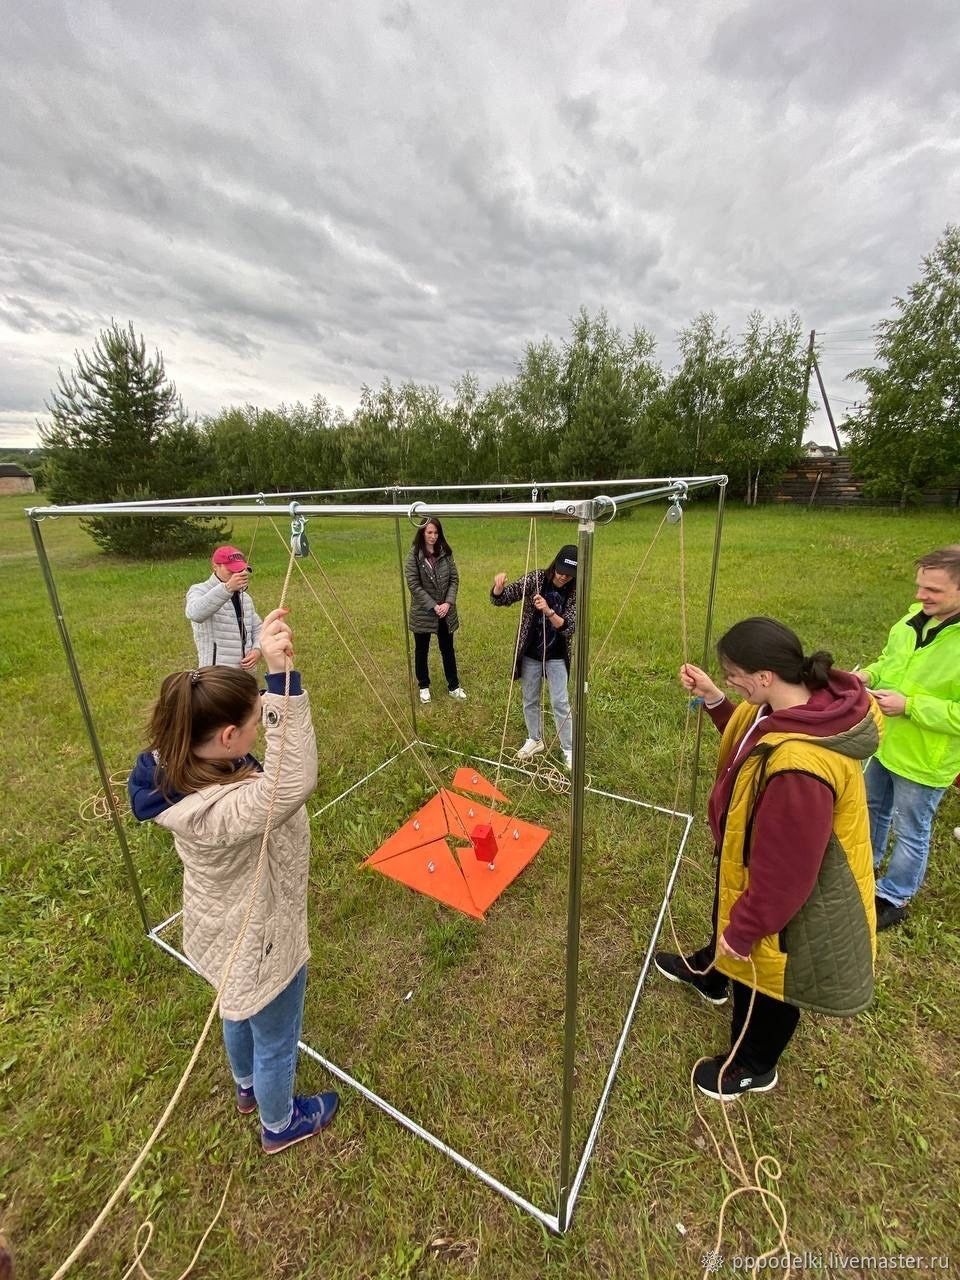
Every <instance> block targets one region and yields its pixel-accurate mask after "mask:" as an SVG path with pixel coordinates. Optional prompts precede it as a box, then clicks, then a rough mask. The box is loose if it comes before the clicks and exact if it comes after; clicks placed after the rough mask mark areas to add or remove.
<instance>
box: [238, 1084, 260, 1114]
mask: <svg viewBox="0 0 960 1280" xmlns="http://www.w3.org/2000/svg"><path fill="white" fill-rule="evenodd" d="M256 1109H257V1100H256V1098H255V1097H254V1096H253V1088H252V1086H251V1088H249V1089H244V1087H243V1085H240V1084H238V1085H237V1110H238V1111H239V1112H240V1114H241V1115H242V1116H249V1115H251V1114H252V1113H253V1112H254V1111H256Z"/></svg>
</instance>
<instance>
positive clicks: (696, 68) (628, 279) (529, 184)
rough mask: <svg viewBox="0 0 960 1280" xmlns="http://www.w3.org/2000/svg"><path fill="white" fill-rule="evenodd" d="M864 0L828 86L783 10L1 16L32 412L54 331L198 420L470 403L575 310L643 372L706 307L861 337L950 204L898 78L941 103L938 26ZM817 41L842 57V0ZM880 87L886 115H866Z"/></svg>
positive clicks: (913, 101)
mask: <svg viewBox="0 0 960 1280" xmlns="http://www.w3.org/2000/svg"><path fill="white" fill-rule="evenodd" d="M882 4H883V6H884V7H883V9H882V11H881V21H880V22H879V23H878V24H877V27H878V32H879V34H877V33H873V34H871V35H870V36H869V38H868V39H867V45H866V47H865V52H864V53H863V55H862V57H861V59H860V61H861V63H864V64H866V65H865V66H864V65H858V66H857V67H855V68H853V70H852V71H851V72H850V74H848V75H847V76H846V79H845V80H844V82H843V84H842V85H841V86H840V87H839V88H837V87H836V86H834V88H833V89H830V88H829V86H828V87H824V86H821V85H820V82H819V80H818V77H820V76H823V75H827V74H828V72H827V71H822V70H821V69H820V67H819V65H814V58H813V53H814V52H817V51H816V50H811V47H810V44H809V41H808V40H807V39H806V35H805V28H804V25H803V23H802V22H801V20H800V18H799V17H795V16H792V15H791V14H788V13H787V12H786V11H780V10H777V9H776V8H775V7H773V8H767V9H765V10H761V8H760V7H759V6H757V5H756V4H754V3H748V5H747V7H746V8H744V9H740V10H738V11H737V12H736V13H734V14H730V15H728V16H724V14H725V12H726V11H724V10H720V9H718V10H715V9H713V8H712V7H708V6H706V5H700V6H697V5H694V6H692V7H691V8H690V9H689V10H688V11H685V14H684V17H683V20H682V21H678V19H677V16H676V12H675V10H674V9H673V7H672V6H671V7H667V8H658V7H656V6H654V7H653V8H652V9H650V10H647V9H646V8H641V7H634V8H631V9H630V10H629V11H623V12H621V11H619V10H617V11H614V10H610V11H609V12H607V11H606V10H602V11H601V10H597V9H596V8H594V9H591V10H590V11H589V21H588V12H587V9H586V8H583V7H581V6H578V5H575V4H572V3H570V4H560V5H553V4H547V3H546V2H545V0H537V3H536V4H535V5H532V6H527V7H521V8H519V9H518V8H517V7H516V6H515V5H511V6H508V5H505V4H503V3H501V2H500V0H492V3H491V4H489V5H486V6H483V7H482V8H481V9H477V8H476V7H470V6H467V5H466V3H464V2H463V0H448V2H447V3H444V4H440V3H438V2H435V0H424V3H423V4H421V5H418V6H417V7H416V9H414V8H413V6H412V5H411V4H410V3H409V0H400V3H396V4H390V3H388V4H384V3H383V2H382V0H358V3H357V4H356V5H354V6H341V7H334V8H329V7H326V8H324V7H320V8H318V7H317V6H313V5H309V4H307V3H306V0H278V3H277V5H276V6H272V7H271V8H270V10H269V11H267V10H264V9H263V8H262V7H260V6H254V5H250V4H248V3H246V2H245V0H234V3H231V4H230V5H227V4H226V3H225V2H221V0H211V3H210V4H207V5H204V6H202V7H201V8H200V9H199V10H197V9H196V7H195V6H191V5H189V4H188V3H187V2H186V0H174V2H173V3H171V4H170V5H165V6H164V8H163V11H162V21H158V18H157V10H156V9H155V7H154V8H149V7H148V6H147V5H146V3H145V0H131V3H130V4H128V5H126V6H124V7H122V8H121V7H120V6H117V5H114V4H112V3H106V4H103V5H98V6H92V7H84V8H82V9H81V8H79V7H73V6H68V7H66V8H61V7H59V6H56V5H50V4H49V3H47V4H46V7H45V8H39V9H38V8H37V7H36V6H35V5H29V4H28V3H27V0H15V8H16V13H15V15H14V21H13V23H12V24H11V34H10V38H9V40H8V42H7V44H6V45H5V46H4V48H2V49H0V83H2V84H4V86H5V89H4V90H3V92H4V93H5V94H6V95H7V98H8V103H9V111H7V112H6V113H5V115H6V116H7V117H8V122H9V124H8V128H7V129H6V130H5V131H4V134H3V136H2V137H0V160H2V162H3V163H4V166H5V170H6V173H7V174H8V181H7V182H6V183H5V184H4V186H3V188H2V189H0V272H2V275H0V278H2V280H3V281H4V282H5V289H6V291H7V292H8V293H9V295H10V297H11V298H12V299H13V300H14V301H13V303H12V304H11V303H9V302H8V303H6V304H4V305H5V307H6V310H5V311H4V312H3V313H0V325H2V326H4V327H5V328H6V330H7V332H8V333H9V334H10V335H11V337H12V338H16V339H17V340H19V341H23V340H29V341H30V342H31V343H33V344H34V356H33V359H32V362H31V364H30V365H29V370H28V371H26V376H27V378H28V383H29V385H32V387H33V392H32V394H33V400H32V403H33V404H35V405H39V404H40V403H41V401H42V397H43V395H44V394H46V392H47V390H48V388H49V386H50V385H51V383H52V380H53V376H55V369H56V364H57V363H58V362H63V359H64V344H63V336H64V334H65V333H68V334H69V335H70V343H69V346H70V347H73V346H79V347H83V348H88V347H89V346H90V345H91V343H92V341H93V339H94V338H95V336H96V331H97V329H98V328H99V327H101V326H102V325H103V324H106V323H109V320H110V319H111V318H112V317H114V316H116V317H117V318H118V319H119V320H120V321H121V322H125V321H126V320H127V319H131V320H132V321H133V323H134V324H135V326H136V327H137V328H138V329H140V330H142V331H143V332H144V334H145V336H146V338H147V341H148V343H149V344H150V345H151V346H153V345H157V346H159V347H161V349H163V351H164V354H165V356H166V358H167V366H168V370H169V372H170V374H171V376H172V377H173V378H174V379H175V380H176V382H177V385H178V387H179V388H180V390H181V392H182V394H183V395H184V399H185V401H186V403H187V406H188V407H195V406H197V407H201V408H202V409H203V410H204V411H210V410H212V409H213V408H215V407H216V405H217V403H218V402H219V400H220V399H223V400H230V399H232V400H237V399H242V398H248V399H255V398H259V399H260V401H261V403H264V402H266V403H275V402H278V401H279V400H281V399H288V400H289V399H294V398H309V396H310V394H311V393H312V391H313V390H322V389H325V388H329V387H336V388H338V389H339V390H340V391H341V392H342V391H343V389H344V388H347V389H349V388H351V387H352V388H356V389H358V388H359V386H360V385H361V383H363V382H368V383H371V384H374V385H376V384H377V383H379V382H380V381H381V379H382V378H383V377H384V376H390V377H391V378H392V379H393V380H394V381H403V380H405V379H406V378H414V379H418V380H423V381H427V382H431V383H436V384H438V385H440V386H441V387H444V388H449V387H450V386H452V384H453V383H454V382H455V381H456V379H457V378H458V377H459V376H460V375H461V374H462V373H463V372H464V370H465V368H467V367H469V368H471V369H473V370H474V371H476V372H477V373H478V375H479V376H480V378H481V381H482V382H483V383H484V384H485V385H489V384H491V383H493V382H494V381H496V380H497V379H499V378H502V377H504V376H508V375H509V374H510V373H512V371H513V368H514V365H515V363H516V361H517V359H518V358H519V357H520V356H521V354H522V351H523V346H524V344H525V343H526V342H527V341H531V340H538V339H539V338H540V337H541V336H542V335H544V334H551V335H553V336H554V337H555V338H556V339H558V340H561V339H562V338H563V337H565V336H566V334H567V333H568V331H569V318H570V317H571V316H572V315H574V314H575V313H576V311H577V310H578V308H579V307H580V306H581V305H582V304H585V305H587V306H588V307H590V308H591V309H596V308H597V307H599V306H601V305H603V306H606V308H607V310H608V312H609V314H610V316H611V319H613V320H614V322H615V323H618V324H621V325H622V326H623V327H625V328H630V327H632V326H633V325H634V324H636V323H644V324H646V325H647V326H648V327H650V329H651V330H652V331H653V332H654V333H655V335H656V336H657V337H658V338H659V339H660V340H661V342H662V343H663V344H664V347H663V349H664V351H665V352H666V351H667V349H668V348H667V344H668V342H669V341H670V340H671V338H672V334H673V333H674V331H675V329H676V327H677V326H679V325H682V324H685V323H687V322H688V321H689V320H690V319H691V318H692V316H693V315H694V314H695V313H696V312H697V311H698V310H700V309H703V308H708V307H712V308H714V309H715V310H716V311H717V312H718V314H719V315H720V317H721V319H722V320H723V321H724V323H728V324H730V325H731V327H735V326H736V325H737V324H739V323H741V322H742V319H743V318H744V317H745V315H746V313H747V311H748V310H749V309H750V308H751V307H753V306H760V307H761V308H763V309H765V310H772V309H777V310H779V311H786V310H790V309H793V308H797V309H798V310H799V311H800V312H801V313H802V314H803V315H804V316H805V320H806V317H809V321H808V322H809V323H811V324H812V323H814V322H815V323H817V324H829V323H830V322H831V321H832V319H833V317H836V316H840V315H844V314H858V315H859V314H877V312H878V311H882V310H884V309H885V308H886V307H887V306H888V303H889V298H890V296H891V295H892V293H894V292H897V291H901V290H902V289H903V288H904V287H905V285H906V284H907V283H909V281H910V279H912V278H914V277H915V274H916V271H915V269H916V265H917V262H918V259H919V256H920V254H921V253H922V252H925V251H926V250H928V249H929V247H930V246H931V245H932V243H933V241H934V240H935V239H936V237H937V235H938V234H939V232H940V230H941V229H942V226H941V223H942V222H945V221H946V216H945V214H944V210H946V209H948V208H949V207H950V206H951V205H955V202H956V198H957V196H960V191H958V189H957V178H956V172H955V165H954V163H953V159H952V156H951V153H950V150H949V139H950V138H951V137H953V136H954V135H955V130H952V129H951V125H950V122H949V119H947V118H945V117H944V116H943V113H942V112H941V114H940V116H939V117H938V116H936V115H935V114H932V110H933V109H932V106H931V105H930V104H931V103H932V102H933V101H934V99H933V98H931V97H929V96H928V97H926V98H925V97H924V96H923V94H922V93H921V89H922V85H921V84H920V80H919V79H918V71H917V68H918V66H919V65H920V61H921V57H922V55H924V54H925V55H926V58H927V62H928V63H930V64H931V67H930V74H929V77H928V78H929V81H930V83H931V84H932V85H934V86H940V88H937V89H936V93H937V94H939V95H940V96H939V99H937V100H938V101H940V102H945V101H946V98H945V97H944V93H945V92H946V90H943V88H942V86H943V85H944V84H945V83H946V81H947V80H948V79H949V77H948V76H947V74H946V71H945V68H946V67H949V65H950V64H951V63H952V61H953V59H954V55H953V49H954V48H955V47H956V46H955V44H954V45H951V46H949V47H948V46H947V45H946V44H943V45H942V52H941V56H939V57H938V56H937V44H938V42H941V41H943V39H944V36H945V34H946V33H948V32H949V31H951V30H953V27H952V26H951V23H952V22H953V19H951V18H950V17H949V15H947V14H946V11H945V10H944V9H942V8H939V7H938V6H936V5H931V6H926V5H924V6H922V7H923V8H925V9H926V10H928V11H929V12H931V13H933V12H934V11H936V13H937V15H938V18H937V22H928V23H927V24H926V26H924V25H923V24H920V25H921V27H922V30H921V31H920V33H919V34H917V33H915V32H914V33H910V32H907V33H906V34H903V33H902V27H903V23H901V22H900V20H899V19H898V18H896V16H895V15H893V13H892V9H889V8H888V6H889V5H890V0H882ZM823 23H824V25H823V26H822V27H816V28H814V30H815V34H816V35H817V37H818V38H822V39H823V40H824V41H827V40H828V37H832V38H833V39H834V43H837V42H838V41H839V42H840V43H839V45H838V47H839V48H841V49H846V50H847V51H848V52H847V53H846V54H844V55H843V56H845V57H849V47H850V29H851V20H850V10H849V6H847V7H844V6H843V5H840V6H839V7H838V8H837V9H836V12H834V11H831V13H830V15H829V16H827V17H826V18H824V19H823ZM885 24H886V25H885ZM863 25H864V24H863V23H861V26H863ZM48 29H49V32H50V40H49V41H48V40H47V39H46V34H47V31H48ZM884 30H886V31H887V32H888V33H893V35H895V36H896V39H897V41H898V42H899V44H900V45H902V46H903V47H902V48H897V49H891V48H888V47H887V45H886V43H884V40H885V37H884V36H883V34H882V32H883V31H884ZM901 35H903V38H902V39H901ZM871 41H873V42H874V43H876V45H877V47H876V48H875V47H874V44H873V43H871ZM824 49H825V50H826V51H825V53H824V60H823V65H824V66H826V67H827V68H828V69H829V68H832V70H830V72H829V74H831V75H835V76H839V74H840V66H839V60H840V55H839V54H838V55H836V57H834V55H833V54H832V53H831V52H830V51H829V50H828V49H826V46H824ZM831 58H833V59H834V60H833V62H832V63H831ZM874 82H878V83H879V82H883V83H884V84H885V86H886V99H885V104H884V113H883V119H882V121H878V120H877V119H875V118H874V114H875V113H872V112H870V111H866V110H860V108H859V102H860V98H861V97H862V96H863V94H864V93H867V92H869V86H870V85H871V84H872V83H874ZM864 86H867V87H866V88H865V87H864ZM830 92H835V93H837V94H840V95H841V96H840V98H839V99H836V98H835V99H830V98H829V93H830ZM774 99H779V100H780V101H779V102H778V105H777V106H776V107H775V108H771V101H772V100H774ZM821 100H822V101H823V102H825V103H829V102H835V101H840V102H841V104H842V105H843V107H844V109H845V110H846V111H847V115H846V117H845V121H844V127H843V128H842V129H839V128H838V129H829V130H825V128H824V123H823V119H822V113H821V109H820V106H818V102H820V101H821ZM69 326H73V327H69ZM41 348H42V349H43V350H41ZM664 358H665V359H666V355H665V357H664ZM67 361H69V353H68V354H67ZM25 370H26V367H22V368H21V370H20V372H21V374H24V373H25ZM30 379H32V380H33V381H32V383H31V382H30ZM0 382H3V383H4V384H5V383H6V370H5V369H4V368H3V367H2V365H0ZM25 385H26V384H25ZM345 394H346V396H347V398H349V390H348V391H347V392H346V393H345Z"/></svg>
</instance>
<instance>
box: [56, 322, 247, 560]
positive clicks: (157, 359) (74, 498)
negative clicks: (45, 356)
mask: <svg viewBox="0 0 960 1280" xmlns="http://www.w3.org/2000/svg"><path fill="white" fill-rule="evenodd" d="M46 407H47V409H48V411H49V413H50V417H51V419H52V422H51V423H40V424H39V426H40V435H41V438H42V440H43V443H44V445H45V446H46V449H47V483H48V492H49V495H50V498H51V500H52V501H53V502H55V503H58V504H65V503H86V502H123V501H128V500H135V499H149V498H170V497H179V496H188V495H189V494H190V493H191V492H197V488H198V486H202V485H203V482H204V480H205V478H206V476H207V473H208V472H209V465H208V463H207V460H206V455H205V454H204V451H203V447H202V441H201V437H200V433H199V432H198V431H197V429H196V427H195V426H194V424H193V423H191V422H190V421H188V419H187V417H186V415H185V413H184V410H183V405H182V403H181V400H180V397H179V396H178V394H177V389H176V387H175V386H174V385H173V383H171V382H168V381H167V376H166V372H165V370H164V365H163V357H162V356H161V355H160V353H159V352H157V353H156V354H155V356H154V357H153V358H152V359H148V357H147V354H146V347H145V344H144V340H143V338H142V337H137V335H136V333H135V332H134V329H133V325H132V324H131V325H128V327H127V328H126V329H122V328H121V327H120V326H119V325H118V324H117V323H116V321H114V322H113V323H112V324H111V325H110V328H109V329H104V330H102V331H101V332H100V334H99V335H98V337H97V339H96V341H95V343H94V347H93V351H92V353H91V354H89V355H87V354H86V353H84V352H80V351H78V352H77V353H76V366H75V368H74V369H73V370H72V371H71V372H70V373H64V371H63V370H62V369H60V370H58V378H57V387H56V389H55V390H54V391H53V392H52V393H51V397H50V401H49V402H48V403H47V406H46ZM201 491H202V488H201ZM82 523H83V525H84V527H85V528H86V529H87V530H88V531H89V533H90V535H91V537H92V538H93V540H94V541H95V542H96V543H97V545H98V546H100V547H102V548H103V549H104V550H106V551H113V552H115V553H117V554H118V555H134V554H135V555H143V554H144V552H146V553H148V554H150V555H171V554H186V553H189V552H194V551H200V550H204V549H205V548H206V547H207V546H208V545H209V544H210V543H211V542H213V541H214V540H216V539H218V538H222V537H223V536H224V533H225V530H224V528H223V525H222V522H221V521H219V520H212V519H211V520H203V519H183V518H180V517H176V518H172V517H165V518H164V517H156V518H154V517H152V516H129V517H119V516H97V517H92V518H90V519H89V520H85V521H83V522H82Z"/></svg>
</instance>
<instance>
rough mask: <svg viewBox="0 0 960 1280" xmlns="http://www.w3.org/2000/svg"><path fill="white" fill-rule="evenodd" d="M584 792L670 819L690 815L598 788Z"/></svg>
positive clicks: (586, 789) (587, 789)
mask: <svg viewBox="0 0 960 1280" xmlns="http://www.w3.org/2000/svg"><path fill="white" fill-rule="evenodd" d="M584 791H589V792H590V794H591V795H594V796H605V797H606V798H607V799H608V800H622V801H623V802H624V803H625V804H635V805H639V806H640V808H641V809H653V810H655V811H656V812H657V813H665V814H667V815H668V817H671V818H690V814H689V813H685V812H684V811H683V810H682V809H665V808H664V807H663V805H660V804H651V803H650V801H649V800H635V799H634V798H633V796H618V795H617V793H616V792H615V791H601V790H600V788H599V787H584ZM691 821H692V819H691Z"/></svg>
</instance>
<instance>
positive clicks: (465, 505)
mask: <svg viewBox="0 0 960 1280" xmlns="http://www.w3.org/2000/svg"><path fill="white" fill-rule="evenodd" d="M421 505H422V504H421ZM592 506H593V499H592V498H586V499H576V500H574V499H573V498H569V499H566V500H564V499H558V500H557V501H556V502H458V503H431V504H430V505H429V507H426V506H424V509H423V511H422V512H421V513H417V512H414V513H413V514H414V515H417V514H422V515H424V516H427V515H435V516H537V517H539V518H543V517H545V516H554V517H556V518H557V519H559V520H580V519H590V518H592V517H591V508H592ZM26 514H27V516H28V517H29V518H30V519H31V520H45V519H48V518H58V517H62V516H217V515H221V516H280V517H287V518H289V516H290V514H291V513H290V507H289V505H287V506H274V505H269V504H268V505H257V506H251V505H249V504H248V503H235V504H233V505H226V506H212V505H211V506H208V507H204V506H197V505H196V501H195V500H193V499H191V501H190V502H189V503H184V504H183V505H182V506H158V505H157V504H155V503H150V502H138V503H131V504H130V505H129V506H124V507H119V506H116V505H114V504H112V503H104V502H93V503H86V504H84V505H82V506H72V507H29V508H27V509H26ZM296 514H297V515H300V516H325V517H326V516H371V517H375V518H377V519H388V518H390V519H392V518H396V517H398V516H399V517H401V518H405V517H406V516H408V515H410V514H411V508H410V506H401V505H397V504H394V503H386V502H385V503H382V504H373V503H371V504H368V505H356V506H341V505H336V506H334V505H333V504H330V505H327V504H321V503H309V502H303V503H300V502H298V503H297V511H296Z"/></svg>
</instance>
